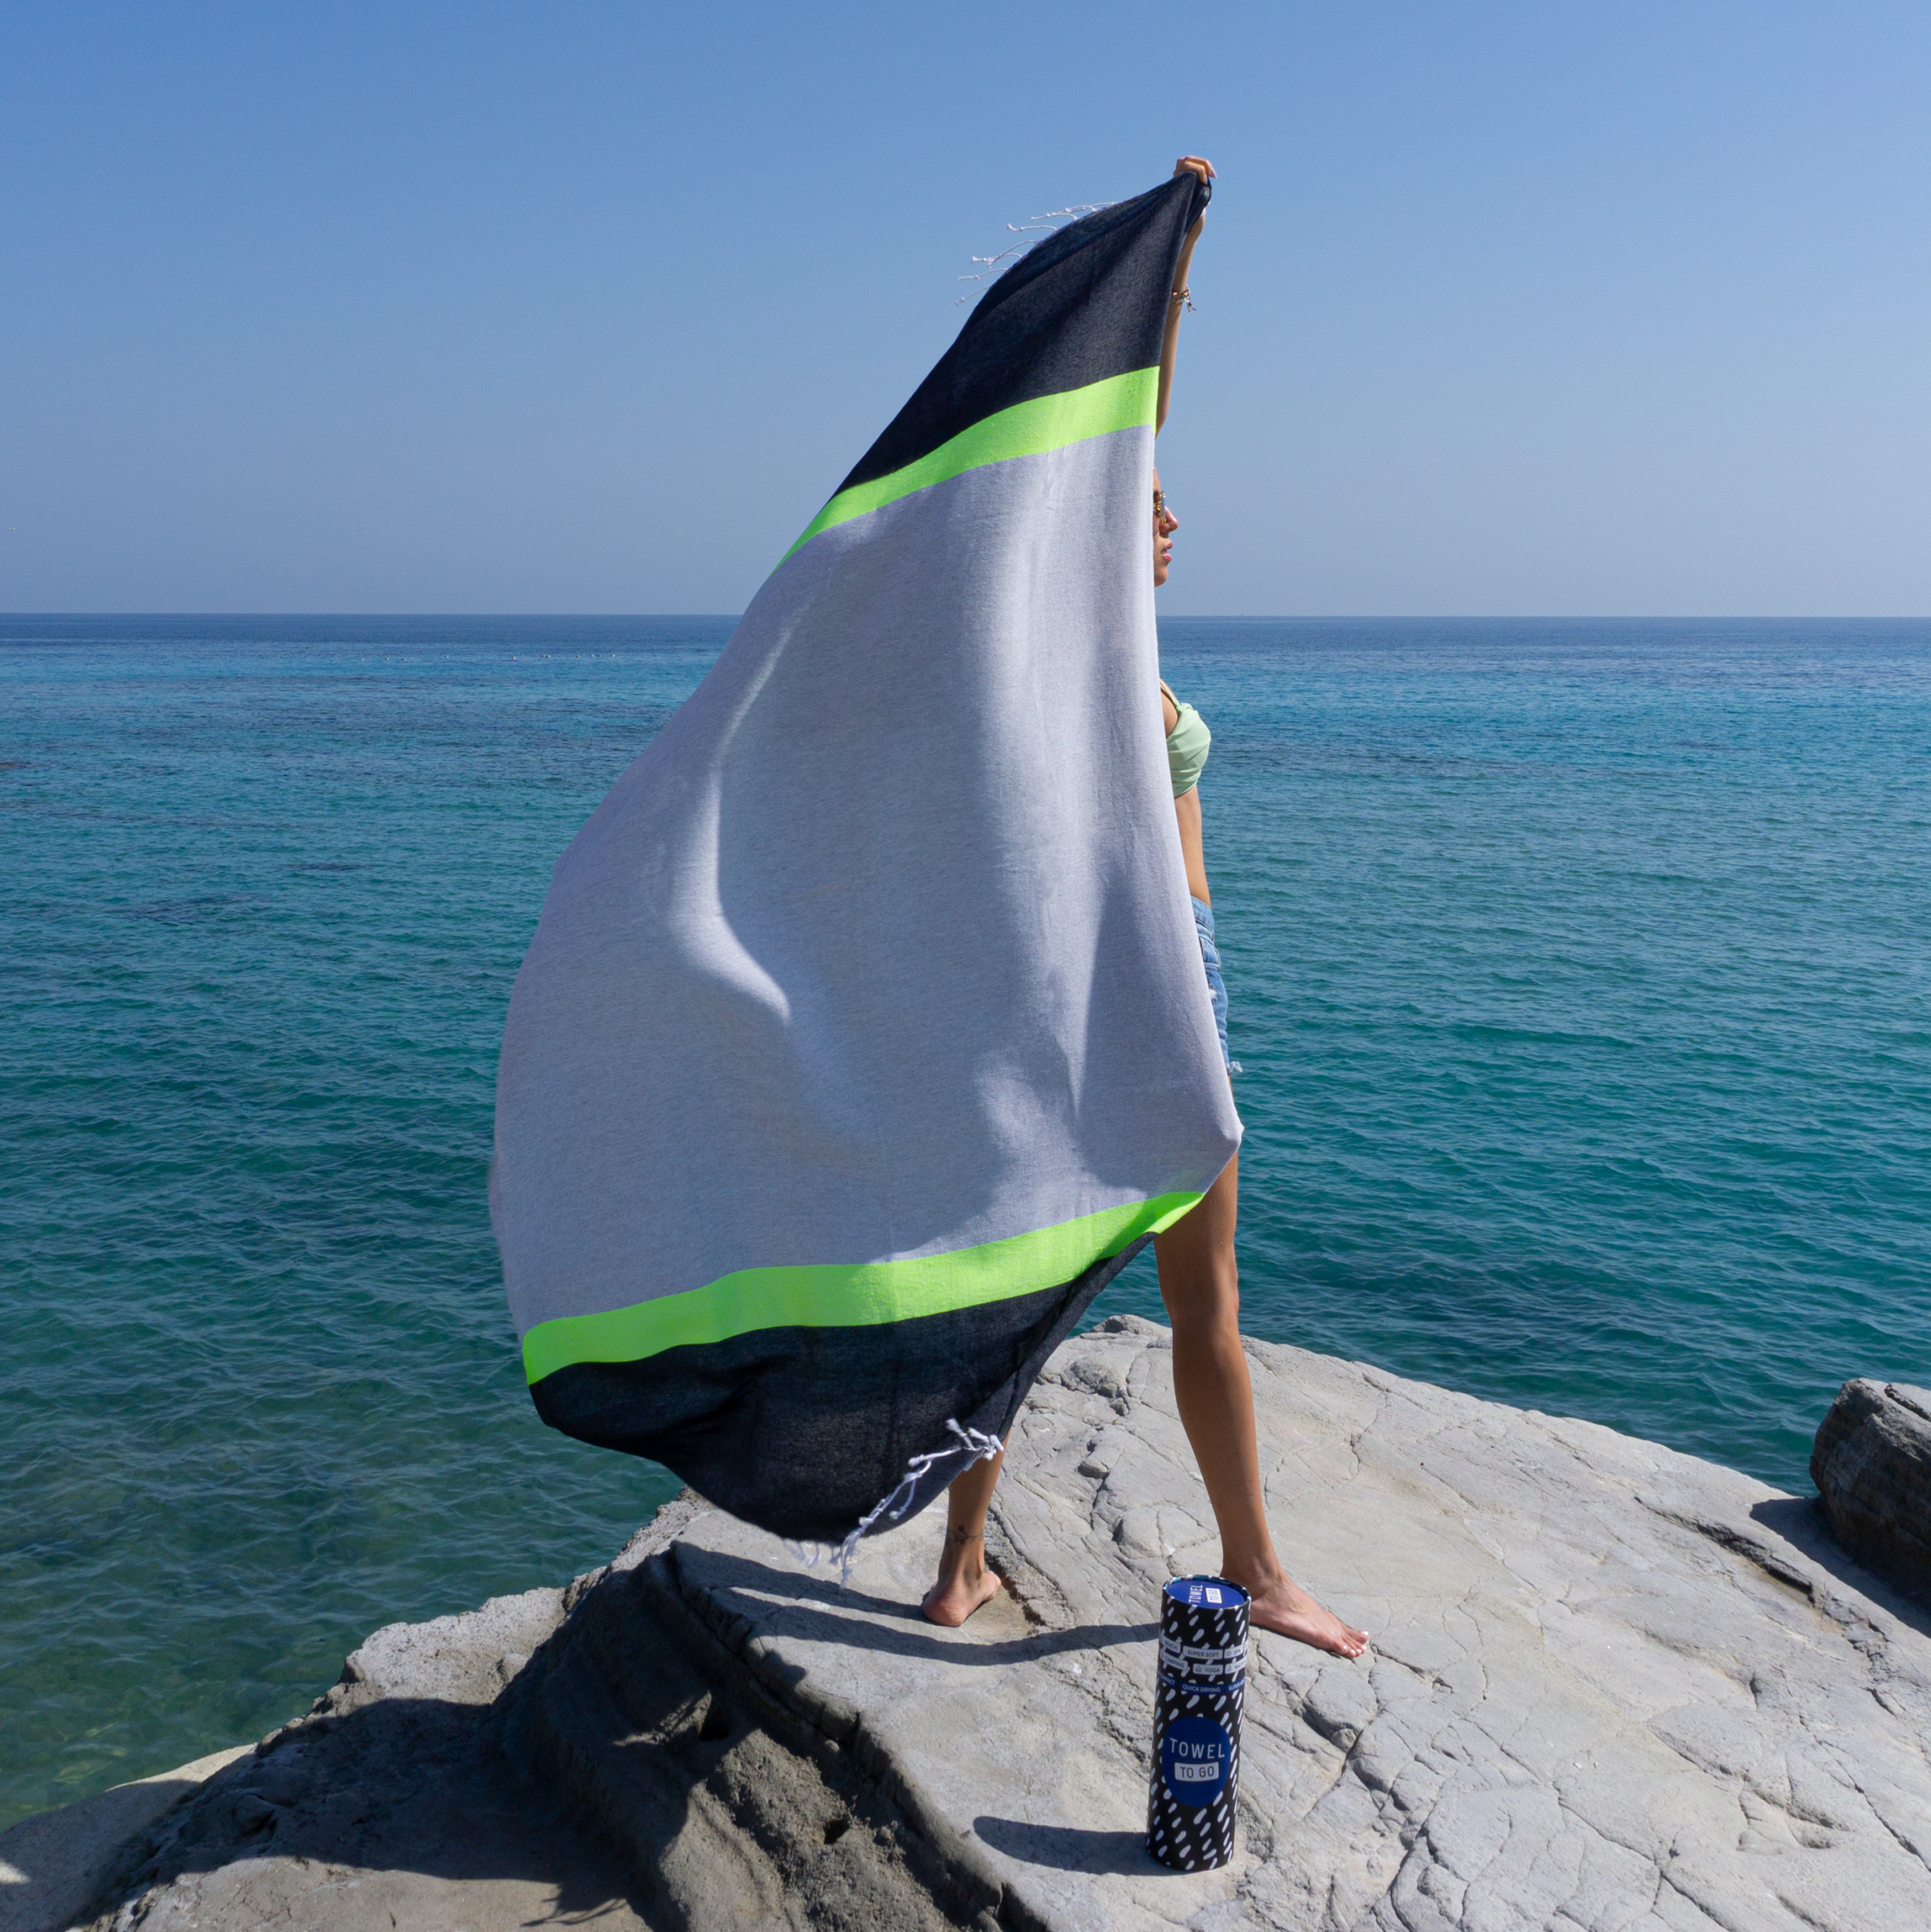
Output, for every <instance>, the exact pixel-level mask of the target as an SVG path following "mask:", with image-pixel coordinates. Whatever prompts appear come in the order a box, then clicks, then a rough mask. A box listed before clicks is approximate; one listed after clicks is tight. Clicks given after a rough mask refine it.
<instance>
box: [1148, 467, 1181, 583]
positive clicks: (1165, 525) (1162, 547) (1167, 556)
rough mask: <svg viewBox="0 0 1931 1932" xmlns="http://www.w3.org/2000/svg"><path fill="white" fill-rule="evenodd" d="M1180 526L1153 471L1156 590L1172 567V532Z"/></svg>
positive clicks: (1157, 474)
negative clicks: (1161, 492) (1162, 493)
mask: <svg viewBox="0 0 1931 1932" xmlns="http://www.w3.org/2000/svg"><path fill="white" fill-rule="evenodd" d="M1179 528H1180V519H1179V518H1177V516H1175V515H1174V513H1173V512H1172V511H1171V510H1170V509H1168V508H1167V499H1165V497H1164V496H1162V495H1161V494H1160V472H1159V471H1158V470H1156V471H1154V472H1153V586H1154V588H1156V590H1157V589H1158V588H1159V586H1160V585H1162V584H1163V583H1165V582H1166V581H1167V573H1168V570H1171V569H1172V567H1173V561H1174V531H1175V530H1178V529H1179Z"/></svg>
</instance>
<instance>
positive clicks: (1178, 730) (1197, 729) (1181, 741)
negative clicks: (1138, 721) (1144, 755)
mask: <svg viewBox="0 0 1931 1932" xmlns="http://www.w3.org/2000/svg"><path fill="white" fill-rule="evenodd" d="M1160 689H1161V690H1162V691H1164V692H1165V693H1166V695H1167V697H1168V700H1169V702H1171V704H1172V705H1173V708H1174V710H1175V711H1177V712H1179V714H1180V716H1179V717H1178V718H1177V719H1176V720H1174V728H1173V729H1172V730H1171V731H1170V732H1168V733H1167V768H1168V770H1170V771H1171V772H1172V773H1173V779H1174V797H1176V798H1178V797H1180V796H1181V795H1182V794H1183V793H1186V792H1190V791H1192V790H1193V788H1194V787H1195V786H1196V785H1198V784H1199V782H1200V774H1201V772H1202V770H1204V769H1205V766H1206V763H1207V754H1208V751H1211V749H1212V748H1213V744H1214V734H1213V733H1211V731H1209V730H1208V729H1207V720H1205V718H1204V717H1202V716H1201V715H1200V714H1199V712H1198V711H1196V710H1195V709H1194V708H1193V706H1192V705H1186V704H1182V703H1181V702H1180V699H1177V698H1176V697H1174V694H1173V693H1172V692H1171V690H1168V686H1167V680H1165V678H1164V677H1163V678H1162V679H1161V680H1160Z"/></svg>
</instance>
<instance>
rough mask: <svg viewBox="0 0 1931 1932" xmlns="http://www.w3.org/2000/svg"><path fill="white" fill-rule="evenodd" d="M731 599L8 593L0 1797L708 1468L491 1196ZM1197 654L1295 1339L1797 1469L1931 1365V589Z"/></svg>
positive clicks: (259, 1723) (1265, 1308) (203, 1731)
mask: <svg viewBox="0 0 1931 1932" xmlns="http://www.w3.org/2000/svg"><path fill="white" fill-rule="evenodd" d="M728 630H729V622H728V621H727V620H722V619H627V620H595V619H591V620H585V619H494V620H490V619H339V618H330V619H180V618H171V619H46V618H30V619H0V833H4V843H0V975H4V980H3V981H0V984H4V998H5V1007H4V1012H5V1022H6V1041H7V1051H6V1053H5V1058H4V1061H0V1075H4V1080H5V1109H4V1113H0V1173H4V1175H5V1188H4V1193H0V1218H4V1225H0V1239H3V1240H4V1247H3V1248H0V1253H4V1257H5V1270H6V1277H5V1278H6V1285H7V1301H6V1307H7V1310H8V1316H9V1321H8V1331H9V1332H8V1341H9V1344H10V1345H9V1347H8V1350H7V1351H6V1355H5V1361H4V1363H3V1364H0V1496H4V1497H5V1516H4V1521H3V1522H0V1704H4V1709H5V1732H6V1740H7V1749H6V1751H5V1762H4V1765H3V1766H0V1823H4V1822H5V1820H8V1819H9V1818H11V1817H15V1816H17V1815H19V1814H20V1813H22V1812H24V1811H31V1810H33V1809H35V1808H38V1807H41V1806H42V1805H48V1804H52V1803H57V1802H60V1801H62V1800H63V1799H64V1798H67V1797H70V1796H75V1795H80V1794H81V1793H82V1792H85V1791H87V1790H90V1789H94V1788H96V1787H97V1786H101V1785H103V1784H106V1783H111V1782H113V1781H115V1780H119V1779H122V1778H126V1777H135V1776H138V1775H140V1774H144V1773H146V1772H149V1771H155V1770H158V1769H161V1768H164V1767H166V1766H167V1765H172V1764H174V1763H177V1762H180V1761H182V1760H183V1759H185V1758H189V1757H192V1756H195V1755H198V1754H200V1753H201V1752H204V1751H206V1750H208V1749H213V1748H214V1747H215V1746H218V1745H220V1744H223V1743H229V1742H231V1741H238V1740H244V1739H245V1738H247V1737H250V1736H253V1735H254V1734H258V1733H259V1732H260V1731H262V1730H263V1729H265V1728H267V1727H268V1726H269V1725H271V1724H272V1723H274V1722H278V1721H279V1720H281V1719H284V1718H285V1717H286V1716H287V1715H290V1714H291V1713H292V1712H295V1711H296V1710H298V1709H300V1708H302V1706H304V1705H305V1703H306V1702H307V1700H309V1698H310V1697H312V1696H314V1695H315V1693H316V1692H317V1691H318V1689H319V1688H321V1686H322V1685H324V1684H325V1683H327V1682H328V1681H330V1679H333V1676H334V1675H335V1673H336V1670H337V1669H338V1667H339V1663H340V1660H341V1657H342V1654H343V1652H344V1651H345V1650H346V1649H348V1648H349V1647H350V1646H351V1645H353V1644H354V1643H355V1641H356V1640H357V1639H358V1637H359V1636H361V1634H362V1633H364V1632H365V1631H366V1630H367V1629H370V1627H372V1626H374V1625H376V1624H378V1623H383V1622H386V1621H389V1620H393V1619H395V1618H398V1617H411V1618H413V1617H425V1616H429V1615H433V1614H439V1613H441V1612H443V1611H448V1610H452V1609H456V1608H462V1607H464V1606H465V1605H470V1604H471V1603H474V1602H477V1601H478V1600H479V1599H481V1598H482V1597H483V1596H486V1595H488V1594H490V1593H493V1592H498V1591H503V1590H516V1589H520V1588H525V1587H527V1586H530V1585H531V1584H533V1583H540V1582H551V1581H555V1580H560V1578H562V1577H565V1576H566V1575H567V1574H569V1573H570V1572H571V1571H574V1570H577V1569H581V1568H585V1567H587V1566H588V1565H591V1564H593V1563H595V1562H599V1561H600V1560H602V1559H603V1558H604V1557H605V1556H607V1555H608V1554H609V1552H610V1550H612V1548H613V1547H615V1546H616V1544H617V1543H619V1541H620V1540H622V1537H624V1536H625V1534H627V1533H628V1531H629V1530H630V1529H631V1527H632V1526H633V1525H634V1524H635V1522H637V1519H639V1518H640V1516H642V1515H643V1514H644V1513H646V1512H647V1511H648V1510H649V1509H650V1508H651V1507H653V1506H654V1505H655V1503H657V1502H658V1501H659V1500H661V1499H662V1497H665V1495H667V1494H669V1493H670V1492H671V1489H672V1488H674V1484H672V1483H671V1482H670V1480H669V1479H667V1478H666V1477H665V1476H663V1474H662V1473H661V1472H658V1471H655V1470H651V1469H649V1468H648V1467H645V1466H643V1465H641V1464H635V1463H631V1462H627V1461H624V1460H623V1459H621V1458H619V1457H615V1456H611V1455H606V1454H599V1453H598V1452H596V1451H591V1450H589V1449H586V1448H581V1447H579V1446H578V1445H575V1444H573V1443H570V1442H566V1441H564V1440H563V1439H560V1438H559V1437H557V1436H553V1435H551V1433H548V1432H547V1431H546V1430H544V1429H543V1428H542V1426H541V1425H540V1424H539V1423H538V1422H537V1421H536V1417H535V1415H534V1414H533V1411H531V1409H530V1404H529V1402H528V1399H527V1397H526V1395H525V1393H524V1392H523V1388H522V1385H521V1379H520V1375H519V1372H518V1368H517V1359H516V1355H515V1352H514V1347H513V1344H512V1341H511V1333H510V1329H509V1325H508V1319H507V1316H506V1314H505V1310H504V1307H503V1304H502V1295H501V1292H500V1288H499V1282H498V1279H497V1275H496V1262H495V1256H494V1252H493V1249H492V1246H491V1243H490V1232H489V1224H488V1219H487V1212H486V1208H485V1203H484V1178H485V1172H486V1166H487V1158H488V1151H489V1141H490V1103H491V1084H492V1080H493V1067H494V1058H495V1052H496V1041H497V1037H498V1032H499V1027H500V1024H501V1019H502V1011H503V1006H504V1003H505V998H506V997H507V994H508V989H509V984H510V981H511V976H512V975H513V974H514V971H515V969H516V965H517V960H518V958H519V957H520V954H521V951H522V949H523V945H524V944H525V943H526V940H527V938H528V935H529V934H530V930H531V928H532V926H533V923H534V921H535V919H536V913H537V909H538V907H539V903H540V901H541V899H542V893H543V889H544V886H545V881H546V879H547V877H548V872H549V868H550V866H551V863H552V862H553V861H554V858H555V857H556V855H557V852H558V851H559V850H560V849H561V847H562V846H563V844H564V843H565V842H566V840H568V838H569V836H570V835H571V834H572V833H573V831H575V829H576V827H577V825H579V822H581V821H582V819H583V818H584V816H585V814H586V813H587V812H588V811H589V810H590V809H591V806H593V805H594V803H596V801H597V799H598V797H600V795H601V794H602V793H603V791H604V789H605V788H606V786H607V785H609V782H610V781H611V779H612V778H613V777H614V776H616V773H617V772H618V771H619V769H621V768H622V766H623V765H624V764H625V762H626V761H627V760H628V759H629V758H630V757H631V756H632V755H633V754H634V753H635V752H636V751H637V749H638V748H640V746H641V745H643V743H644V742H646V740H647V739H649V737H650V736H651V734H652V733H653V732H654V731H655V729H657V727H658V726H659V725H660V724H661V723H662V721H663V720H664V718H665V716H666V715H667V714H668V712H669V711H670V710H671V708H672V707H673V706H674V705H676V704H677V703H678V702H680V700H681V699H683V697H684V696H685V695H686V693H688V692H689V690H691V689H692V686H694V685H695V683H696V681H697V680H698V677H700V676H701V674H702V672H703V671H704V669H705V666H706V665H707V664H708V662H710V660H711V657H712V656H714V653H715V651H716V650H717V647H718V645H719V643H720V642H721V641H722V640H723V637H724V636H725V635H726V633H727V631H728ZM1163 660H1164V665H1165V671H1166V674H1167V675H1168V679H1169V680H1170V681H1171V682H1172V683H1174V685H1175V686H1177V688H1178V689H1179V690H1180V692H1181V693H1182V695H1183V696H1187V697H1190V698H1191V699H1193V700H1194V701H1195V702H1196V703H1197V704H1199V706H1200V708H1201V709H1202V711H1203V713H1204V714H1205V715H1206V717H1208V720H1209V722H1210V723H1211V724H1212V726H1213V727H1214V734H1215V736H1214V757H1213V761H1212V763H1211V766H1209V769H1208V776H1207V779H1206V782H1205V785H1204V786H1203V790H1202V797H1203V800H1204V802H1205V808H1206V812H1207V824H1208V862H1209V866H1210V869H1211V872H1212V874H1213V878H1214V888H1215V908H1216V911H1217V915H1218V917H1219V920H1220V935H1221V940H1222V944H1223V953H1224V955H1225V957H1226V963H1227V969H1228V978H1229V981H1230V986H1231V988H1232V992H1233V1040H1234V1050H1235V1052H1236V1057H1237V1058H1239V1059H1240V1060H1241V1061H1242V1062H1243V1063H1244V1064H1245V1069H1246V1071H1245V1074H1244V1076H1243V1077H1242V1080H1241V1081H1240V1083H1239V1089H1238V1090H1239V1097H1240V1100H1241V1104H1242V1110H1243V1113H1245V1117H1246V1119H1247V1121H1248V1129H1249V1132H1248V1142H1247V1145H1246V1149H1245V1152H1244V1153H1243V1156H1242V1267H1243V1272H1244V1281H1245V1308H1246V1313H1247V1319H1248V1326H1249V1328H1251V1331H1252V1332H1254V1333H1256V1334H1257V1335H1263V1336H1266V1337H1269V1338H1276V1339H1281V1340H1286V1341H1294V1342H1298V1343H1300V1344H1304V1345H1306V1346H1308V1347H1314V1348H1318V1349H1325V1350H1334V1351H1337V1352H1340V1353H1346V1354H1349V1355H1352V1356H1362V1357H1365V1358H1367V1359H1371V1360H1373V1361H1376V1362H1381V1363H1383V1364H1386V1365H1388V1366H1389V1367H1391V1368H1395V1369H1397V1370H1398V1371H1401V1372H1403V1373H1405V1374H1408V1375H1419V1376H1423V1377H1426V1378H1429V1379H1431V1380H1435V1381H1441V1382H1444V1383H1447V1384H1452V1385H1454V1386H1455V1387H1460V1388H1465V1389H1469V1390H1474V1391H1475V1392H1477V1393H1481V1394H1483V1395H1485V1396H1495V1397H1498V1398H1500V1399H1503V1400H1506V1401H1510V1402H1519V1403H1523V1404H1527V1405H1533V1406H1537V1407H1540V1408H1547V1409H1551V1410H1557V1411H1566V1412H1569V1413H1572V1414H1581V1415H1586V1416H1589V1417H1592V1418H1595V1419H1596V1420H1598V1421H1602V1422H1606V1423H1608V1424H1611V1425H1613V1426H1614V1427H1618V1428H1621V1429H1626V1430H1633V1431H1635V1432H1637V1433H1640V1434H1642V1435H1645V1436H1654V1437H1656V1438H1659V1439H1661V1440H1662V1441H1664V1442H1669V1443H1672V1444H1674V1445H1676V1446H1677V1447H1679V1448H1684V1449H1688V1450H1690V1451H1694V1452H1696V1453H1697V1454H1702V1455H1706V1456H1710V1457H1716V1458H1718V1459H1719V1460H1721V1461H1726V1462H1729V1463H1733V1464H1736V1465H1738V1466H1739V1467H1742V1468H1744V1469H1746V1470H1750V1471H1751V1472H1752V1473H1754V1474H1757V1475H1758V1476H1763V1477H1764V1478H1766V1479H1769V1480H1770V1481H1772V1482H1778V1483H1781V1484H1784V1485H1788V1486H1790V1487H1792V1488H1801V1487H1803V1486H1804V1483H1805V1477H1804V1464H1805V1460H1806V1457H1807V1452H1808V1445H1809V1439H1810V1432H1811V1431H1812V1430H1813V1428H1814V1427H1815V1426H1816V1422H1817V1421H1818V1419H1819V1417H1820V1416H1821V1414H1822V1411H1823V1410H1824V1408H1825V1406H1826V1405H1828V1401H1829V1399H1830V1396H1831V1393H1832V1392H1833V1390H1834V1388H1835V1387H1836V1385H1837V1383H1838V1381H1840V1380H1841V1379H1842V1378H1844V1377H1845V1376H1847V1375H1852V1374H1874V1375H1885V1376H1889V1377H1892V1378H1903V1379H1908V1380H1912V1381H1919V1382H1926V1381H1931V1266H1927V1264H1931V1185H1927V1180H1928V1179H1931V1173H1928V1172H1927V1155H1931V1011H1928V1010H1927V990H1928V989H1927V966H1926V952H1927V946H1926V940H1927V937H1928V936H1931V625H1927V624H1923V623H1794V622H1793V623H1765V622H1696V623H1668V622H1647V623H1629V622H1617V623H1611V622H1408V621H1404V622H1371V621H1359V622H1345V623H1322V622H1273V621H1258V620H1256V621H1251V622H1206V621H1200V622H1170V623H1169V624H1168V625H1167V626H1166V628H1165V634H1164V642H1163ZM1122 1306H1123V1307H1131V1308H1135V1309H1137V1310H1141V1311H1143V1312H1147V1313H1156V1312H1157V1309H1158V1303H1157V1298H1156V1295H1155V1292H1154V1289H1153V1284H1152V1279H1151V1273H1150V1267H1148V1265H1147V1264H1146V1263H1144V1262H1142V1263H1140V1264H1136V1266H1135V1267H1134V1269H1132V1270H1129V1272H1128V1275H1127V1276H1125V1278H1123V1279H1122V1282H1120V1283H1119V1285H1117V1286H1116V1289H1114V1290H1113V1291H1112V1292H1111V1293H1110V1295H1109V1297H1108V1298H1107V1301H1106V1302H1105V1303H1104V1304H1102V1307H1101V1310H1100V1311H1099V1312H1100V1313H1104V1312H1106V1310H1107V1309H1109V1308H1112V1307H1122ZM1290 1561H1291V1554H1290Z"/></svg>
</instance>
